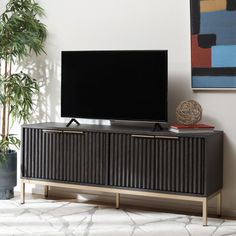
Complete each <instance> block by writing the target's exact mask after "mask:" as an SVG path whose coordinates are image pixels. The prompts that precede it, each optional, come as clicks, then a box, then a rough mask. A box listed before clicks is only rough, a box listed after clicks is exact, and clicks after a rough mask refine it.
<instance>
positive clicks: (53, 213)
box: [0, 199, 236, 236]
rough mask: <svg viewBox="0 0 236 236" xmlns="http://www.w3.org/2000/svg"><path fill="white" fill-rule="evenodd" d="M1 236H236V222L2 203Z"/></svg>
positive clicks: (34, 202)
mask: <svg viewBox="0 0 236 236" xmlns="http://www.w3.org/2000/svg"><path fill="white" fill-rule="evenodd" d="M0 235H6V236H7V235H35V236H38V235H42V236H47V235H49V236H51V235H55V236H60V235H68V236H73V235H81V236H92V235H101V236H119V235H122V236H126V235H127V236H144V235H148V236H154V235H155V236H162V235H163V236H164V235H165V236H166V235H167V236H172V235H173V236H185V235H186V236H190V235H191V236H197V235H199V236H207V235H236V221H230V220H222V219H212V218H209V226H207V227H203V226H202V219H201V217H194V216H187V215H180V214H169V213H163V212H161V213H160V212H152V211H140V210H129V209H120V210H116V209H114V208H112V207H110V206H109V207H106V206H98V205H92V204H85V203H72V202H62V201H54V200H44V199H39V200H35V199H33V200H28V199H27V200H26V203H25V204H24V205H21V204H19V200H14V199H13V200H7V201H6V200H5V201H0Z"/></svg>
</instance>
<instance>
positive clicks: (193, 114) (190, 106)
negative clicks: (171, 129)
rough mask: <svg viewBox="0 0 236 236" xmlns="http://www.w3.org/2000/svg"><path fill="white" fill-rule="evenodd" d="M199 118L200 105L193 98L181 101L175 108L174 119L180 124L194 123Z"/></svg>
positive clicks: (200, 113) (200, 115)
mask: <svg viewBox="0 0 236 236" xmlns="http://www.w3.org/2000/svg"><path fill="white" fill-rule="evenodd" d="M201 118H202V107H201V105H200V104H199V103H198V102H196V101H194V100H187V101H182V102H181V103H180V104H179V105H178V106H177V108H176V119H177V121H178V122H179V123H181V124H184V125H191V124H196V123H197V122H199V121H200V120H201Z"/></svg>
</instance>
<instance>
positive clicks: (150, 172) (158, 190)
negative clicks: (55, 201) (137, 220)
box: [21, 123, 223, 225]
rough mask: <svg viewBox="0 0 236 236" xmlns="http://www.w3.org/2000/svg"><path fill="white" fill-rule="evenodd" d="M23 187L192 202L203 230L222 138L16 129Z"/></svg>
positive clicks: (216, 191) (217, 191) (218, 183)
mask: <svg viewBox="0 0 236 236" xmlns="http://www.w3.org/2000/svg"><path fill="white" fill-rule="evenodd" d="M21 176H22V192H21V197H22V198H21V200H22V203H24V192H25V183H36V184H43V185H45V186H46V188H45V190H46V192H47V191H48V189H47V186H61V187H68V188H76V189H86V190H95V191H96V190H97V191H103V192H113V193H115V194H116V207H117V208H118V207H119V198H120V194H134V195H142V196H151V197H163V198H169V199H180V200H188V201H198V202H201V203H202V205H203V224H204V225H206V224H207V202H208V199H209V198H211V197H213V196H217V199H218V201H217V207H218V208H217V209H218V210H217V211H218V212H217V213H218V214H220V208H221V207H220V205H221V189H222V183H223V133H222V132H221V131H215V132H212V133H204V134H203V133H202V134H174V133H171V132H169V131H157V132H153V131H152V129H151V128H150V129H149V128H147V127H146V128H145V127H143V128H142V127H132V126H130V127H128V126H124V127H122V126H101V125H79V126H76V127H66V124H62V123H41V124H33V125H24V126H23V127H22V159H21Z"/></svg>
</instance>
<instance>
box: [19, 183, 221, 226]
mask: <svg viewBox="0 0 236 236" xmlns="http://www.w3.org/2000/svg"><path fill="white" fill-rule="evenodd" d="M25 184H38V185H44V186H45V187H44V190H45V191H44V196H45V198H47V197H48V187H49V186H52V187H62V188H72V189H77V190H87V191H99V192H104V193H114V194H115V199H116V209H119V208H120V195H121V194H126V195H137V196H146V197H157V198H165V199H173V200H185V201H193V202H200V203H201V204H202V224H203V226H207V212H208V200H210V199H211V198H213V197H217V215H218V216H220V215H221V190H219V191H217V192H215V193H214V194H212V195H211V196H209V197H201V196H188V195H179V194H168V193H157V192H145V191H136V190H127V189H118V188H105V187H97V186H86V185H79V184H67V183H59V182H51V181H43V180H42V181H41V180H31V179H21V196H20V198H21V204H24V203H25Z"/></svg>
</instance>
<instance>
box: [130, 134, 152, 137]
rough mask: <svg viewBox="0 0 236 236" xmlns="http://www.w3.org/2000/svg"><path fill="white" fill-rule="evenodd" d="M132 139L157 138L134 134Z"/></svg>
mask: <svg viewBox="0 0 236 236" xmlns="http://www.w3.org/2000/svg"><path fill="white" fill-rule="evenodd" d="M131 137H133V138H155V136H154V135H141V134H132V135H131Z"/></svg>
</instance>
